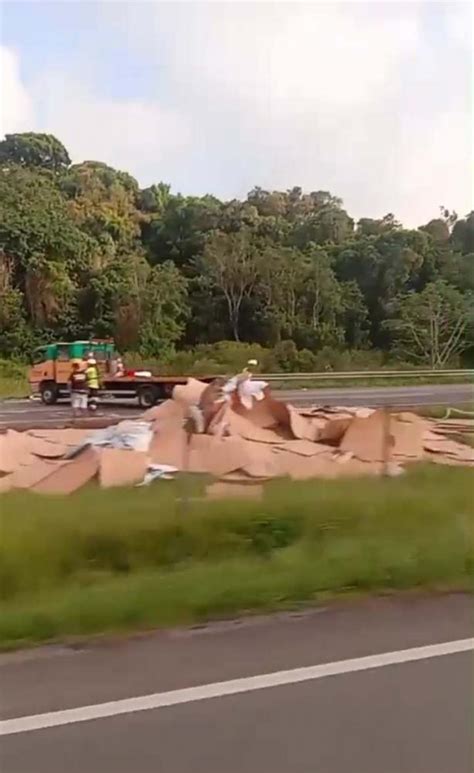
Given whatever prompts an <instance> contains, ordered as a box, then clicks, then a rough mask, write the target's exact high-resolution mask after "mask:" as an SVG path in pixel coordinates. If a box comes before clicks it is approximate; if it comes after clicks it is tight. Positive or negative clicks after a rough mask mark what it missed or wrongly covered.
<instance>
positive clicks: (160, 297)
mask: <svg viewBox="0 0 474 773" xmlns="http://www.w3.org/2000/svg"><path fill="white" fill-rule="evenodd" d="M140 311H141V319H140V338H139V351H140V354H142V355H143V356H144V357H163V356H166V355H167V354H169V353H170V352H171V351H173V349H174V345H175V344H176V343H177V342H178V341H179V340H180V338H181V336H182V335H183V332H184V327H185V323H186V318H187V316H188V313H189V306H188V303H187V282H186V279H185V278H184V276H183V275H182V273H181V272H180V271H179V269H177V268H176V266H175V265H174V263H172V262H171V261H166V262H165V263H162V264H161V265H157V266H153V268H151V269H150V270H149V272H148V275H147V277H146V283H145V287H144V289H143V295H142V299H141V309H140Z"/></svg>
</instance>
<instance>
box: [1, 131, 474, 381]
mask: <svg viewBox="0 0 474 773" xmlns="http://www.w3.org/2000/svg"><path fill="white" fill-rule="evenodd" d="M0 162H1V165H0V355H6V356H11V355H18V356H21V355H25V354H26V353H27V352H28V351H29V349H31V347H32V346H34V345H35V343H37V342H38V341H44V340H45V339H52V338H64V337H69V338H71V337H79V336H81V337H83V336H89V335H113V336H114V337H115V338H116V339H117V342H118V343H119V346H120V347H121V348H122V349H123V350H127V351H136V352H138V353H140V354H141V355H142V356H143V357H151V356H153V357H165V356H168V355H169V354H170V353H171V352H173V351H174V350H175V349H177V348H180V347H189V346H196V345H205V344H212V343H213V342H216V341H219V340H225V339H234V340H235V341H242V342H254V343H258V344H260V345H262V346H266V347H275V349H276V350H278V351H279V352H280V354H281V357H282V358H283V360H282V361H284V362H285V363H286V364H288V363H289V362H290V361H291V362H296V359H297V358H298V357H300V362H303V361H305V362H308V363H310V361H311V356H313V355H316V354H317V353H321V352H325V351H333V352H334V351H337V352H340V353H343V352H344V351H346V350H374V351H377V352H380V356H381V357H383V358H388V357H402V358H403V359H404V360H406V361H412V362H417V363H424V364H427V365H432V366H433V367H442V366H444V365H446V364H450V363H454V362H457V361H458V360H459V357H461V356H462V357H465V358H466V357H467V358H469V357H472V356H473V355H474V341H473V329H472V324H471V322H472V320H471V315H470V309H471V308H472V292H473V291H474V212H470V213H468V214H467V215H466V216H465V217H459V216H458V215H457V214H456V213H454V212H451V211H450V210H448V209H446V207H444V206H443V207H441V208H440V212H439V213H438V215H436V213H433V214H434V217H433V218H432V219H431V220H430V221H429V222H428V223H421V224H420V226H419V228H417V229H407V228H404V227H403V226H402V224H401V223H399V222H397V220H396V219H395V217H394V215H393V214H391V213H388V214H387V215H386V216H385V217H383V218H378V219H377V218H371V217H363V218H360V219H359V220H358V222H357V223H355V221H354V219H353V218H352V217H351V216H350V214H349V213H348V212H347V211H346V210H345V209H344V205H343V202H342V200H341V199H340V198H338V197H337V196H335V195H333V194H332V193H330V192H328V191H325V190H317V189H316V190H314V191H310V192H304V191H303V190H302V189H301V188H300V187H297V186H295V187H293V188H291V189H289V190H285V191H271V190H264V189H262V188H260V187H255V188H253V190H251V191H250V192H249V193H248V195H247V197H246V198H245V199H244V200H238V199H234V200H231V201H220V200H219V199H218V198H216V197H214V196H211V195H206V196H202V197H196V196H183V195H181V194H179V193H174V192H173V191H172V189H171V187H170V185H169V184H166V183H164V182H159V181H157V182H156V183H155V184H153V185H151V186H149V187H148V188H144V189H141V188H140V186H139V184H138V182H137V181H136V180H135V179H134V178H133V177H132V176H131V175H129V174H128V173H127V172H125V171H120V170H116V169H113V168H111V167H109V166H108V165H106V164H104V163H102V162H100V161H91V160H89V161H84V162H82V163H79V164H71V160H70V158H69V154H68V152H67V150H66V148H65V147H64V146H63V145H62V143H61V142H60V141H59V140H58V139H56V138H55V137H53V136H51V135H48V134H34V133H31V132H30V133H26V134H11V135H7V136H6V138H5V139H4V140H3V141H2V142H0ZM295 352H296V354H295ZM301 352H302V354H300V353H301ZM305 352H306V354H305ZM301 357H302V358H303V359H301ZM295 358H296V359H295ZM305 358H306V360H305Z"/></svg>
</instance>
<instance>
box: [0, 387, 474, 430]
mask: <svg viewBox="0 0 474 773" xmlns="http://www.w3.org/2000/svg"><path fill="white" fill-rule="evenodd" d="M274 394H276V395H277V396H278V397H279V398H280V399H282V400H287V401H288V402H290V403H292V404H293V405H298V406H304V405H313V404H314V405H367V406H370V407H377V406H380V405H388V406H391V407H393V408H401V407H406V408H409V407H417V406H418V407H420V406H425V407H426V406H434V405H437V406H445V407H449V406H456V405H467V404H471V405H472V404H473V400H474V390H473V386H472V385H470V384H428V385H423V386H396V387H348V388H344V387H342V388H337V389H334V388H331V389H292V390H285V391H281V392H280V391H277V390H274ZM101 412H102V413H104V414H105V415H106V416H107V417H109V418H110V419H116V418H117V417H123V418H127V417H132V416H135V417H136V416H137V415H138V409H137V406H136V404H135V403H134V401H131V400H129V401H124V400H113V401H111V400H109V401H107V403H104V404H103V405H101ZM69 418H70V408H69V406H68V405H67V404H65V403H62V404H58V405H54V406H51V407H48V406H44V405H42V404H41V403H37V402H36V401H35V402H33V401H31V400H4V401H0V429H5V428H7V427H15V428H17V429H22V428H23V429H26V428H28V427H35V426H46V427H48V426H49V427H60V426H62V425H63V424H64V422H66V421H68V420H69Z"/></svg>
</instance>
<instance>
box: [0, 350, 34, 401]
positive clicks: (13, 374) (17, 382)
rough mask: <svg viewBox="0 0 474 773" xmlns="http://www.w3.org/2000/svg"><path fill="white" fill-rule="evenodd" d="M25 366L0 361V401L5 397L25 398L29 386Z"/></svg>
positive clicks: (13, 362) (9, 361) (11, 361)
mask: <svg viewBox="0 0 474 773" xmlns="http://www.w3.org/2000/svg"><path fill="white" fill-rule="evenodd" d="M27 372H28V368H27V367H26V365H23V364H21V363H18V362H15V361H13V360H2V359H0V399H2V398H5V397H27V396H28V395H29V393H30V385H29V383H28V378H27Z"/></svg>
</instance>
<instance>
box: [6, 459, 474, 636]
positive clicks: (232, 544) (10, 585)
mask: <svg viewBox="0 0 474 773" xmlns="http://www.w3.org/2000/svg"><path fill="white" fill-rule="evenodd" d="M195 485H197V487H198V488H197V489H196V488H195ZM200 485H202V484H199V483H198V484H190V483H189V482H188V483H186V482H185V483H179V482H177V483H174V484H171V485H168V484H165V483H158V484H156V485H155V486H154V487H153V488H150V489H131V490H122V491H113V492H102V491H97V490H95V489H91V490H87V491H85V492H83V493H82V494H79V495H77V496H72V497H69V498H67V499H58V498H51V499H49V498H41V500H39V499H38V498H37V497H34V496H26V495H19V494H11V495H5V496H4V497H3V498H2V509H1V521H0V526H1V531H2V540H1V542H0V591H1V595H2V598H1V601H0V646H1V647H3V648H9V647H16V646H22V645H25V644H32V643H37V642H40V641H46V640H51V639H60V638H64V637H68V636H80V635H88V634H96V633H102V632H117V631H131V630H136V629H145V628H148V627H151V626H165V625H174V624H178V623H193V622H197V621H201V620H208V619H212V618H216V617H222V616H226V615H233V614H237V613H240V612H243V611H245V612H248V611H257V610H258V611H262V610H271V609H280V608H286V607H291V606H295V605H299V604H301V603H314V602H315V601H317V600H318V599H319V598H321V596H322V595H326V594H328V593H331V594H334V593H347V592H349V591H350V592H354V591H355V592H367V591H379V590H382V589H402V588H436V587H443V588H446V587H453V588H454V587H455V588H468V587H470V585H471V582H472V574H473V568H474V554H473V550H472V548H473V538H474V517H473V516H474V514H473V509H472V471H471V470H466V469H460V468H440V467H436V468H435V467H434V466H433V467H431V466H430V467H423V466H422V467H420V468H418V469H416V470H415V469H414V470H412V471H411V472H409V473H408V474H407V475H406V476H404V477H403V478H398V479H387V480H354V481H348V480H344V481H317V482H316V481H311V482H308V483H300V484H292V483H289V482H287V481H274V482H272V483H271V484H269V485H268V487H267V489H266V492H265V497H264V500H263V501H262V502H250V501H242V502H236V501H222V502H207V501H205V500H203V499H202V498H200V497H199V496H196V494H198V493H199V491H198V489H199V486H200ZM183 486H188V487H190V486H192V487H193V488H192V489H191V488H188V493H192V494H193V496H192V497H191V498H190V500H189V502H188V504H187V505H186V506H185V505H184V503H183V500H182V495H183V493H186V492H184V491H183ZM180 497H181V498H180Z"/></svg>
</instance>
